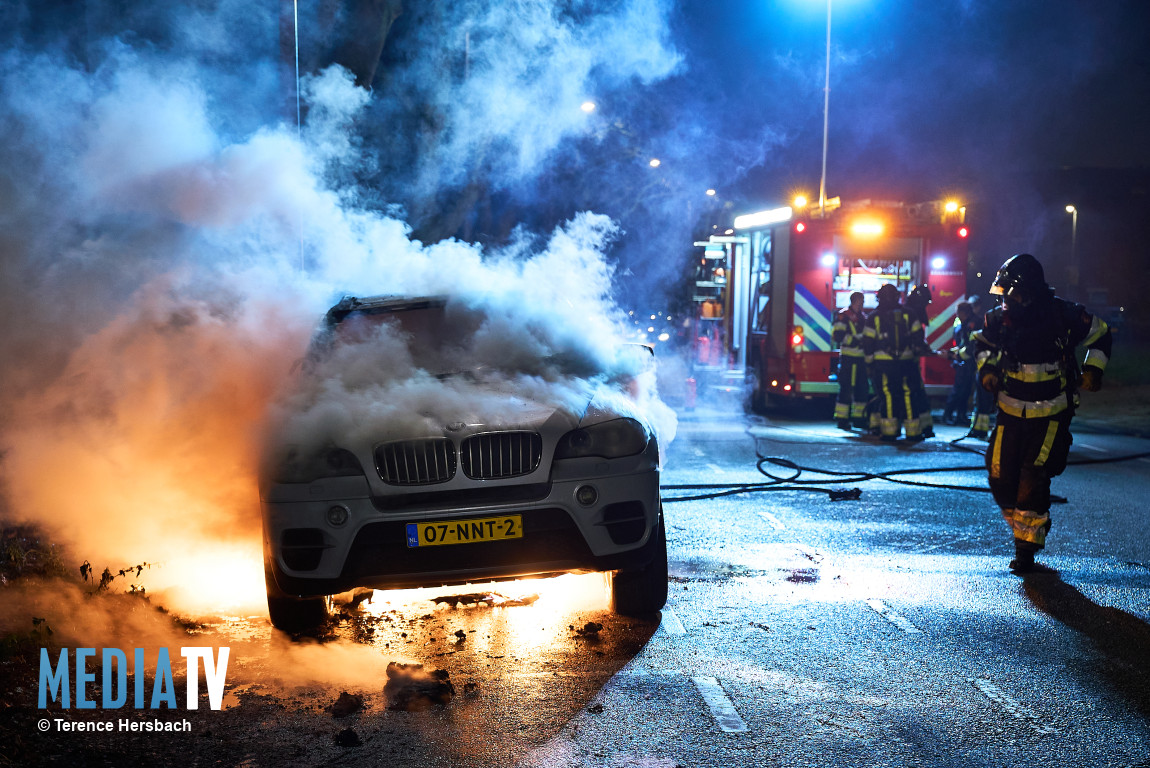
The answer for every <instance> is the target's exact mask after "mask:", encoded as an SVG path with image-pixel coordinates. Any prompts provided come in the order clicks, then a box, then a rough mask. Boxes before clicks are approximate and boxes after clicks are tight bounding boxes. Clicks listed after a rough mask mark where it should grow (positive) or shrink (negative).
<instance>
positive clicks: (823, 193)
mask: <svg viewBox="0 0 1150 768" xmlns="http://www.w3.org/2000/svg"><path fill="white" fill-rule="evenodd" d="M830 106H831V0H827V67H826V82H825V84H824V85H823V175H822V177H821V178H820V179H819V213H820V214H823V213H824V212H825V211H824V208H825V206H826V201H827V126H828V124H829V118H828V115H829V114H830Z"/></svg>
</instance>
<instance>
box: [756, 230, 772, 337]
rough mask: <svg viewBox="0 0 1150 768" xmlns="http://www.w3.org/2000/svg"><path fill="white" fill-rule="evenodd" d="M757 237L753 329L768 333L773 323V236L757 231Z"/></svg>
mask: <svg viewBox="0 0 1150 768" xmlns="http://www.w3.org/2000/svg"><path fill="white" fill-rule="evenodd" d="M755 237H756V240H755V246H756V247H755V250H754V254H755V259H754V262H753V263H752V265H751V280H752V285H754V286H755V300H754V303H753V304H752V305H751V308H752V312H753V313H754V314H753V316H752V317H753V320H752V326H753V327H752V328H751V330H752V331H755V332H758V333H766V332H767V331H769V330H770V325H771V313H770V303H771V255H772V254H771V237H770V235H769V234H767V233H763V232H759V233H755Z"/></svg>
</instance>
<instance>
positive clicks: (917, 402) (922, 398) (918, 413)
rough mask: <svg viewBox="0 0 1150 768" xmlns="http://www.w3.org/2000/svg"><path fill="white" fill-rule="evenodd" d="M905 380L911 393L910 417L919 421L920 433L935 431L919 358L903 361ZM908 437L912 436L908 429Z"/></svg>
mask: <svg viewBox="0 0 1150 768" xmlns="http://www.w3.org/2000/svg"><path fill="white" fill-rule="evenodd" d="M902 364H903V378H904V380H905V381H906V388H907V389H908V390H909V391H910V411H909V412H908V414H907V415H908V417H910V418H913V419H917V422H916V423H917V427H918V429H919V430H920V431H925V430H926V429H927V428H931V429H932V430H933V427H934V417H933V416H931V413H930V396H928V395H927V394H926V385H925V384H924V383H923V381H922V366H921V364H920V363H919V358H917V357H916V358H914V359H913V360H903V361H902ZM906 434H907V436H908V437H909V436H910V429H909V428H908V429H907V433H906Z"/></svg>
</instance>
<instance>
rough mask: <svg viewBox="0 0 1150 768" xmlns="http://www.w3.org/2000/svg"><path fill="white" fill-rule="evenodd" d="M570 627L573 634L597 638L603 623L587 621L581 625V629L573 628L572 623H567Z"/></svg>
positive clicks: (589, 638) (592, 638)
mask: <svg viewBox="0 0 1150 768" xmlns="http://www.w3.org/2000/svg"><path fill="white" fill-rule="evenodd" d="M568 626H569V628H570V629H572V630H574V632H575V634H577V635H579V636H580V637H583V638H586V639H588V640H598V639H599V633H600V632H601V631H602V630H603V625H602V624H600V623H599V622H597V621H589V622H587V623H586V624H584V625H583V627H582V628H581V629H575V625H574V624H570V625H568Z"/></svg>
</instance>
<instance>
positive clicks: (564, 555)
mask: <svg viewBox="0 0 1150 768" xmlns="http://www.w3.org/2000/svg"><path fill="white" fill-rule="evenodd" d="M491 330H492V328H491V324H490V323H489V322H488V318H486V317H485V316H484V314H483V313H482V312H476V311H474V310H473V309H472V308H469V307H466V306H460V305H459V304H457V303H453V302H451V301H449V300H447V299H443V298H431V299H410V298H399V299H397V298H393V297H376V298H365V299H358V298H345V299H344V300H342V301H341V302H340V303H339V304H337V305H336V306H334V307H332V309H331V310H329V312H328V313H327V316H326V317H325V319H324V322H323V324H322V325H321V327H320V330H319V331H318V332H317V334H316V336H315V338H314V339H313V342H312V345H311V349H310V350H309V353H308V356H307V358H306V359H305V361H304V364H303V366H302V368H303V370H302V371H301V372H300V378H301V381H300V382H297V384H298V385H299V386H298V387H297V388H298V389H300V390H301V391H310V392H311V395H310V396H309V397H303V396H300V397H297V398H295V399H294V400H293V399H291V398H289V399H288V400H287V401H286V402H288V403H289V404H292V405H294V406H295V407H298V408H299V409H300V410H301V411H305V410H306V411H307V412H308V414H307V418H305V419H301V420H300V423H301V424H304V425H306V427H294V428H285V429H281V430H275V431H274V434H275V435H276V437H275V438H274V439H273V440H272V441H271V444H270V445H269V446H268V450H267V451H266V458H265V462H264V470H263V472H262V473H261V481H260V498H261V508H262V512H263V547H264V571H265V580H266V585H267V596H268V609H269V613H270V616H271V620H272V623H273V624H274V625H275V626H276V627H278V628H281V629H284V630H289V631H299V630H304V629H307V628H309V627H312V626H316V625H318V624H320V623H322V622H323V621H324V620H325V619H326V617H327V615H328V609H329V605H330V599H329V596H330V595H333V594H336V593H340V592H345V591H348V590H351V589H355V588H369V589H399V588H413V587H438V586H446V585H455V584H466V583H474V582H482V581H493V580H496V581H497V580H504V579H516V578H523V577H532V576H545V575H553V574H561V573H587V572H596V571H597V572H603V573H607V574H609V582H610V586H611V604H612V608H613V609H614V610H615V611H616V612H619V613H622V614H627V615H644V614H651V613H654V612H656V611H658V610H659V609H661V608H662V607H663V605H664V603H665V602H666V598H667V548H666V535H665V528H664V523H663V516H662V509H661V505H660V497H659V446H658V440H657V438H656V436H655V432H654V429H653V428H652V426H651V424H650V423H649V422H648V420H646V419H645V418H644V417H643V415H642V413H641V412H640V410H639V409H638V408H635V407H630V405H628V403H630V404H631V405H633V403H632V401H630V400H628V399H627V398H626V396H625V392H626V391H627V390H628V387H627V386H626V385H621V386H617V387H614V388H612V387H610V386H607V385H605V384H604V382H605V380H606V376H605V375H600V374H598V373H597V372H596V369H595V366H594V365H591V364H590V363H589V362H588V360H587V359H586V356H581V355H580V354H577V353H568V354H559V355H548V356H546V357H545V358H543V359H540V360H538V361H535V362H534V363H532V364H529V365H527V368H528V369H529V370H526V371H525V370H523V368H524V365H523V364H522V363H520V364H518V365H517V366H515V367H516V370H515V371H514V372H509V371H507V370H500V365H499V363H498V362H496V363H495V364H492V362H491V359H490V358H491V355H490V354H488V355H487V356H486V357H487V359H485V360H484V359H476V356H475V354H474V350H475V349H476V347H482V346H483V343H482V341H481V340H478V337H479V335H482V334H487V336H488V337H490V333H491ZM380 350H383V351H382V352H380ZM375 354H381V355H382V357H381V358H379V359H376V360H375V361H374V364H372V363H370V362H365V360H366V359H367V358H370V357H371V356H372V355H375ZM389 355H390V356H391V357H389ZM371 371H377V372H379V373H378V375H380V376H382V377H384V378H387V377H388V376H391V377H393V378H392V381H391V382H390V384H389V385H386V386H384V385H381V386H379V387H378V388H375V389H373V388H372V385H373V384H374V383H375V382H374V381H373V380H372V374H371V373H370V372H371ZM333 381H336V382H339V385H338V386H334V385H333V384H332V382H333ZM348 381H351V382H352V384H350V385H349V384H348V383H347V382H348ZM413 381H416V382H418V385H413V384H412V382H413ZM572 382H573V383H572ZM609 383H610V382H607V384H608V385H609ZM349 386H350V387H353V388H354V387H359V388H360V397H359V399H358V400H355V404H354V405H348V404H347V402H346V401H345V400H344V399H342V398H341V397H339V396H337V395H335V394H333V392H335V393H339V394H345V393H346V390H347V388H348V387H349ZM413 390H418V396H417V397H412V399H410V400H405V401H404V402H403V403H402V404H396V401H397V400H398V399H399V397H400V396H402V397H409V396H411V395H412V391H413ZM604 391H609V392H611V391H614V392H617V393H619V395H620V396H619V397H617V398H616V397H602V394H603V392H604ZM364 392H366V393H367V394H363V393H364ZM549 397H550V399H551V400H553V402H549V401H548V399H549ZM620 406H623V407H620ZM389 407H390V409H389ZM281 414H282V418H283V419H284V421H285V425H286V424H289V423H291V422H292V421H293V420H292V416H293V415H294V414H292V413H291V412H290V411H281Z"/></svg>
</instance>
